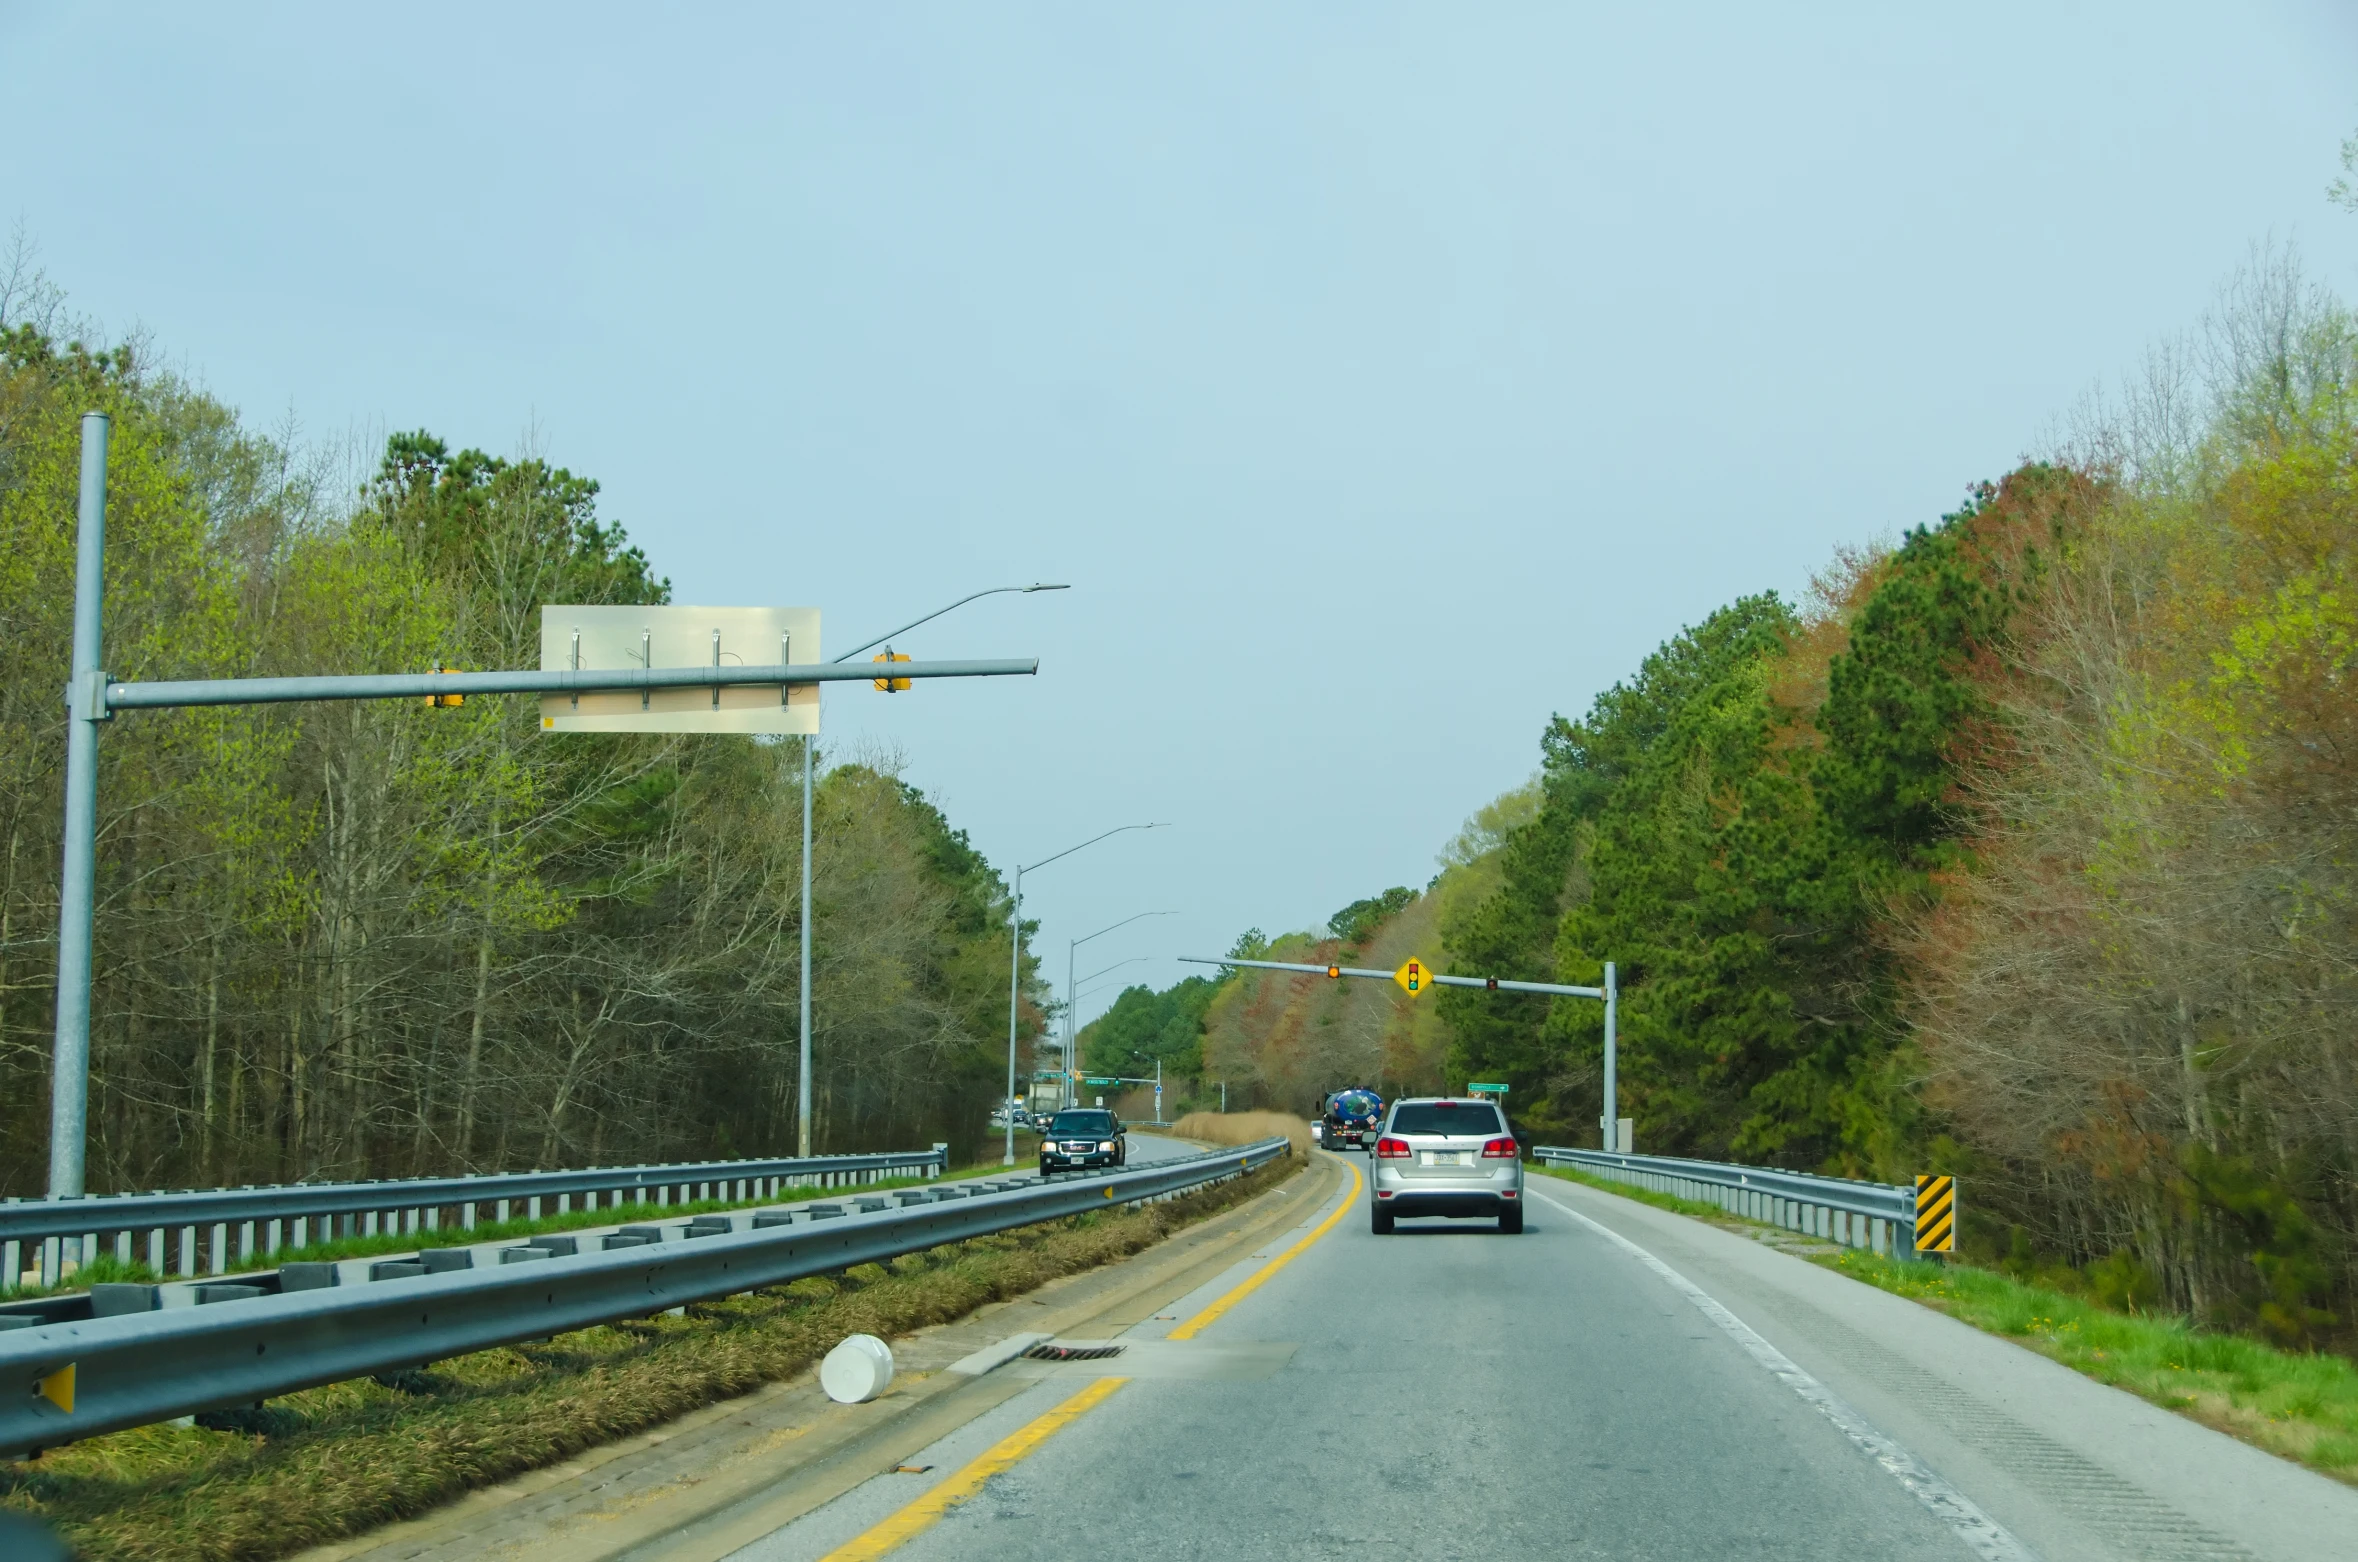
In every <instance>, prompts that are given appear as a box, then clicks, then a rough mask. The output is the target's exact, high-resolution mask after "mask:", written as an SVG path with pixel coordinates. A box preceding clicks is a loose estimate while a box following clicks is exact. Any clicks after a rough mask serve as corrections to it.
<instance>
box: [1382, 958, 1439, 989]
mask: <svg viewBox="0 0 2358 1562" xmlns="http://www.w3.org/2000/svg"><path fill="white" fill-rule="evenodd" d="M1392 980H1393V981H1395V982H1398V983H1399V984H1400V988H1401V990H1402V991H1403V992H1410V993H1421V992H1423V991H1424V990H1425V989H1426V988H1428V987H1430V986H1432V985H1433V971H1432V967H1430V966H1428V965H1426V964H1425V963H1424V962H1423V961H1422V960H1410V961H1409V962H1408V963H1407V964H1406V965H1404V966H1402V967H1401V968H1400V969H1399V970H1397V971H1394V972H1393V973H1392Z"/></svg>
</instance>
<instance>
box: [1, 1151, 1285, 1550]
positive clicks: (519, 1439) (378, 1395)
mask: <svg viewBox="0 0 2358 1562" xmlns="http://www.w3.org/2000/svg"><path fill="white" fill-rule="evenodd" d="M1300 1164H1301V1163H1300V1162H1298V1161H1295V1162H1291V1163H1290V1164H1289V1163H1286V1162H1280V1163H1278V1164H1277V1165H1275V1166H1271V1167H1266V1168H1264V1169H1262V1170H1261V1171H1258V1172H1254V1173H1252V1174H1251V1175H1249V1176H1246V1177H1241V1178H1237V1179H1235V1180H1233V1181H1230V1182H1226V1183H1222V1184H1219V1185H1217V1186H1215V1187H1211V1188H1206V1189H1201V1190H1198V1191H1197V1192H1194V1193H1190V1194H1184V1195H1182V1196H1180V1197H1179V1198H1176V1199H1173V1200H1170V1201H1169V1202H1167V1203H1161V1204H1151V1205H1144V1206H1139V1205H1130V1206H1117V1207H1114V1208H1111V1209H1105V1210H1092V1211H1090V1212H1089V1213H1087V1214H1084V1215H1076V1216H1072V1217H1070V1218H1067V1219H1063V1220H1054V1221H1048V1222H1044V1223H1042V1224H1040V1225H1036V1226H1028V1227H1024V1228H1022V1229H1020V1230H1017V1231H1008V1232H1001V1233H998V1234H996V1235H993V1236H988V1237H979V1238H976V1239H975V1240H973V1241H970V1242H964V1243H958V1244H954V1245H950V1246H944V1247H937V1248H934V1249H932V1250H931V1251H929V1252H924V1253H912V1254H908V1255H906V1256H904V1257H901V1258H897V1259H894V1260H893V1261H892V1262H891V1263H890V1264H889V1265H880V1264H862V1265H859V1266H857V1267H856V1268H853V1269H851V1270H848V1271H846V1272H844V1273H842V1274H839V1275H835V1276H831V1277H827V1278H812V1279H806V1280H798V1281H795V1282H794V1283H793V1284H791V1285H788V1286H783V1287H779V1288H777V1289H774V1290H766V1291H756V1292H752V1293H749V1294H747V1295H742V1296H733V1297H729V1298H726V1299H723V1300H720V1301H713V1302H702V1303H696V1304H694V1305H691V1306H690V1307H688V1308H687V1310H686V1313H685V1315H684V1316H682V1317H678V1318H672V1317H654V1318H642V1319H632V1320H625V1321H621V1322H617V1323H614V1324H609V1325H606V1326H603V1327H600V1328H594V1329H584V1330H581V1331H579V1332H576V1333H572V1334H562V1335H558V1336H557V1337H556V1338H554V1339H552V1340H548V1341H545V1342H541V1343H537V1344H524V1345H516V1346H510V1347H505V1348H502V1349H498V1350H487V1351H478V1352H476V1353H475V1354H473V1355H470V1356H461V1357H457V1358H455V1359H453V1360H449V1361H441V1362H436V1363H434V1364H433V1365H432V1366H430V1367H428V1368H426V1369H424V1370H422V1371H418V1372H410V1373H403V1374H399V1375H398V1376H396V1377H394V1378H393V1379H392V1380H391V1381H389V1382H379V1381H377V1380H375V1379H370V1378H360V1379H355V1380H353V1381H351V1382H347V1383H334V1384H329V1385H327V1386H325V1387H322V1388H315V1389H308V1390H305V1391H304V1392H302V1393H299V1394H289V1395H286V1396H284V1397H283V1398H279V1399H273V1400H271V1401H270V1402H269V1403H268V1405H267V1406H266V1407H264V1408H263V1409H261V1410H258V1411H254V1412H250V1413H244V1414H241V1415H240V1416H238V1417H236V1418H235V1420H236V1422H237V1424H236V1425H235V1426H234V1427H231V1428H227V1429H220V1430H208V1429H206V1428H202V1427H177V1426H171V1425H161V1426H148V1427H140V1428H138V1429H136V1430H133V1431H128V1432H118V1433H115V1434H113V1435H111V1436H108V1437H98V1438H92V1439H90V1440H89V1441H87V1442H82V1443H75V1444H72V1445H69V1446H67V1447H64V1448H58V1449H53V1450H51V1451H50V1452H48V1453H47V1454H44V1455H43V1456H42V1457H41V1458H40V1459H38V1460H36V1461H33V1462H30V1463H20V1464H0V1508H13V1509H18V1510H23V1511H27V1512H33V1513H38V1514H41V1515H43V1516H44V1517H46V1518H48V1519H49V1520H50V1521H51V1522H52V1523H54V1524H55V1525H57V1526H58V1528H59V1529H60V1530H61V1531H62V1532H63V1533H64V1534H65V1535H66V1537H67V1538H68V1539H69V1540H70V1541H71V1542H72V1543H73V1544H74V1546H75V1547H76V1548H77V1554H78V1555H80V1556H81V1557H83V1558H84V1559H85V1562H264V1559H267V1558H271V1557H279V1556H284V1555H286V1554H288V1553H290V1552H293V1551H298V1550H301V1549H302V1548H304V1547H306V1546H313V1545H319V1544H322V1543H324V1542H327V1541H331V1540H335V1539H338V1538H340V1537H343V1536H346V1535H352V1534H357V1533H360V1532H362V1531H364V1530H367V1529H370V1528H373V1527H375V1526H377V1525H380V1524H385V1523H390V1522H392V1521H394V1520H396V1519H401V1518H405V1517H409V1516H412V1515H415V1514H418V1513H422V1512H424V1511H426V1510H428V1509H430V1508H432V1507H435V1506H436V1505H438V1504H440V1503H444V1502H447V1501H449V1500H451V1499H452V1498H454V1497H457V1496H459V1495H461V1494H462V1493H464V1492H467V1491H469V1490H472V1489H475V1488H479V1487H483V1486H489V1485H493V1484H496V1483H498V1482H500V1481H504V1480H509V1479H512V1478H514V1477H515V1476H517V1475H520V1474H522V1473H524V1472H526V1471H528V1470H534V1469H540V1468H544V1467H546V1466H548V1465H552V1464H558V1463H561V1462H563V1461H564V1460H566V1459H569V1458H572V1457H573V1456H575V1455H576V1454H579V1453H580V1452H582V1451H583V1450H585V1449H588V1448H593V1447H596V1446H597V1445H599V1444H601V1443H607V1442H612V1441H614V1440H616V1439H618V1438H622V1437H628V1436H631V1435H633V1434H636V1433H639V1432H643V1431H646V1430H647V1429H649V1428H651V1427H655V1426H659V1425H661V1424H662V1423H664V1422H666V1421H669V1420H672V1419H674V1418H675V1417H677V1416H680V1415H682V1414H684V1413H686V1412H688V1411H690V1410H694V1409H696V1408H697V1407H699V1406H701V1405H705V1404H710V1403H712V1402H714V1401H716V1400H721V1399H727V1398H730V1397H733V1396H735V1395H739V1394H743V1393H746V1392H748V1391H750V1390H752V1389H753V1388H756V1387H758V1386H759V1385H761V1384H763V1383H765V1382H773V1381H776V1380H778V1379H781V1378H787V1377H791V1376H793V1375H794V1374H796V1373H798V1372H801V1371H804V1370H806V1369H807V1368H809V1367H810V1366H811V1365H812V1364H813V1363H814V1362H816V1361H817V1360H818V1359H819V1358H820V1357H821V1356H822V1355H824V1354H825V1353H826V1352H827V1351H828V1350H829V1349H831V1348H833V1346H834V1345H835V1344H836V1343H837V1342H839V1341H840V1340H842V1339H843V1337H844V1336H845V1335H847V1334H851V1333H855V1332H860V1333H869V1334H875V1335H880V1336H882V1337H884V1338H887V1339H890V1338H893V1337H895V1336H898V1335H905V1334H907V1333H909V1332H911V1331H912V1330H915V1329H919V1328H923V1327H926V1326H928V1325H931V1324H938V1323H945V1322H948V1321H949V1320H951V1319H954V1318H957V1317H961V1316H963V1315H964V1314H966V1313H968V1312H971V1311H972V1310H973V1309H974V1308H976V1307H978V1306H980V1305H982V1304H983V1303H985V1302H989V1301H994V1300H1002V1299H1004V1298H1007V1297H1010V1296H1015V1295H1019V1294H1021V1293H1023V1292H1025V1291H1028V1290H1031V1289H1033V1288H1034V1287H1037V1286H1039V1285H1041V1284H1042V1283H1044V1282H1046V1281H1048V1280H1052V1279H1055V1278H1057V1277H1058V1276H1061V1275H1068V1274H1077V1273H1079V1272H1081V1271H1083V1270H1086V1269H1090V1268H1093V1267H1095V1266H1097V1265H1100V1264H1104V1263H1110V1262H1113V1261H1115V1260H1117V1259H1121V1258H1125V1257H1128V1256H1129V1255H1131V1254H1133V1253H1136V1252H1139V1251H1141V1250H1143V1249H1145V1248H1147V1247H1150V1246H1152V1245H1154V1244H1155V1243H1157V1242H1159V1241H1161V1240H1162V1239H1163V1238H1165V1237H1167V1236H1169V1235H1170V1234H1171V1233H1172V1232H1174V1231H1176V1230H1178V1229H1180V1228H1181V1227H1183V1226H1186V1225H1189V1224H1191V1223H1193V1222H1195V1221H1198V1220H1201V1219H1203V1218H1205V1217H1206V1216H1209V1215H1212V1214H1214V1213H1216V1212H1218V1211H1220V1210H1222V1209H1226V1208H1229V1207H1231V1206H1233V1205H1235V1204H1238V1203H1241V1202H1243V1201H1244V1200H1246V1199H1249V1198H1251V1197H1253V1196H1254V1195H1256V1194H1258V1193H1260V1192H1261V1191H1262V1190H1263V1189H1265V1188H1268V1187H1270V1186H1272V1185H1274V1184H1275V1183H1277V1182H1279V1181H1282V1180H1283V1179H1285V1178H1286V1177H1288V1176H1291V1175H1292V1174H1293V1172H1294V1171H1296V1170H1298V1169H1299V1167H1300Z"/></svg>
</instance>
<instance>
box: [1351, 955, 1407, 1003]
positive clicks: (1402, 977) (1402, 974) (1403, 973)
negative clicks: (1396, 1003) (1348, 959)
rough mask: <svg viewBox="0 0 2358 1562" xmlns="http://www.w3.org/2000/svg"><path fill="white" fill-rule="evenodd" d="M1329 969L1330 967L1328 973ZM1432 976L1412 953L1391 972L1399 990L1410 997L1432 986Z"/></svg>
mask: <svg viewBox="0 0 2358 1562" xmlns="http://www.w3.org/2000/svg"><path fill="white" fill-rule="evenodd" d="M1331 971H1332V968H1331V967H1330V968H1329V972H1330V974H1331ZM1432 978H1433V972H1432V968H1431V967H1430V966H1428V965H1426V964H1425V963H1424V962H1423V961H1422V960H1419V959H1417V958H1416V957H1415V956H1413V955H1412V956H1410V957H1409V959H1408V961H1407V963H1406V964H1404V965H1402V966H1401V967H1400V969H1399V970H1397V971H1394V972H1393V973H1392V980H1393V981H1395V982H1398V983H1399V984H1400V990H1401V991H1402V992H1404V993H1407V994H1409V995H1410V996H1412V997H1413V996H1414V995H1416V994H1417V993H1421V992H1423V991H1424V990H1425V989H1426V988H1428V987H1430V986H1432V985H1433V980H1432Z"/></svg>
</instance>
